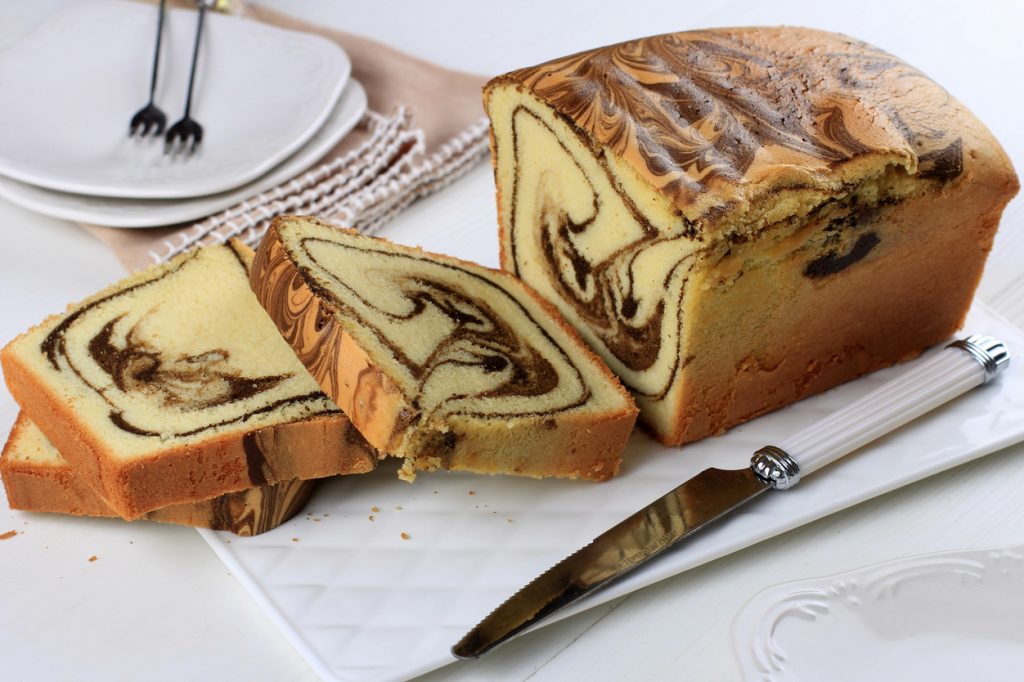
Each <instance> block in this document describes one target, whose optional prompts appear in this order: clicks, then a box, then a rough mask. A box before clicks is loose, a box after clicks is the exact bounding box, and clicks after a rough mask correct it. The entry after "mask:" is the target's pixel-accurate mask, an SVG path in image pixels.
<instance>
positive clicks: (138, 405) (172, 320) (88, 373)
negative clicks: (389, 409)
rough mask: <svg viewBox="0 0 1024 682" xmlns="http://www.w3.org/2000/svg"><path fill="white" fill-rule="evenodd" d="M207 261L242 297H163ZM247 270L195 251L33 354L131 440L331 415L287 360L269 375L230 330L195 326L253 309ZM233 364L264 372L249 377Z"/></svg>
mask: <svg viewBox="0 0 1024 682" xmlns="http://www.w3.org/2000/svg"><path fill="white" fill-rule="evenodd" d="M210 258H212V259H217V258H220V259H223V260H224V261H225V265H226V267H227V268H229V269H230V268H231V267H234V268H236V269H237V271H238V274H239V275H240V276H237V277H234V278H231V277H227V278H225V279H226V280H235V281H236V284H235V287H236V289H237V293H238V294H241V297H234V296H231V295H230V294H228V295H227V296H226V297H225V294H224V292H223V290H219V291H218V292H217V293H216V294H214V295H210V296H204V293H203V292H202V291H197V290H194V289H193V290H189V291H187V292H182V294H184V295H182V294H179V295H177V296H168V294H167V292H168V290H171V289H174V288H175V287H176V282H175V280H177V279H187V278H189V276H190V272H189V271H190V269H192V268H195V267H202V266H201V265H199V260H200V259H210ZM232 264H233V265H232ZM246 271H247V264H246V261H245V260H244V259H243V258H242V257H241V255H240V254H238V253H237V252H235V251H233V250H230V249H229V248H228V247H226V248H225V249H224V250H222V251H220V252H218V253H217V254H214V253H207V252H196V253H194V254H192V255H191V256H189V257H186V258H185V259H183V260H182V261H180V262H179V263H177V264H176V265H174V266H172V267H168V268H165V269H163V270H161V271H160V272H159V273H158V274H156V275H155V276H153V277H151V278H149V279H147V280H144V281H142V282H139V283H137V284H135V285H133V286H130V287H126V288H124V289H121V290H118V291H116V292H115V293H113V294H111V295H108V296H105V297H102V298H100V299H98V300H95V301H92V302H90V303H88V304H86V305H84V306H82V307H81V308H79V309H77V310H75V311H74V312H73V313H71V314H70V315H69V316H68V317H66V318H65V319H64V320H62V321H61V322H60V323H59V324H57V325H56V326H55V327H54V329H53V330H52V331H50V333H49V334H47V335H46V337H45V338H44V339H43V341H42V343H41V344H40V351H41V352H42V354H43V355H44V356H45V357H46V358H47V361H48V363H49V365H50V366H51V367H52V368H53V369H54V370H56V371H58V372H65V371H66V372H70V373H72V374H73V375H74V376H75V377H77V378H78V380H79V381H80V382H81V383H82V384H84V385H85V386H88V387H89V389H90V390H91V391H92V392H93V394H94V395H95V396H97V397H99V398H100V399H101V400H102V401H103V402H104V403H106V404H107V405H108V407H109V420H110V423H111V424H112V425H114V426H115V427H117V428H118V429H120V430H122V431H125V432H127V433H131V434H133V435H136V436H144V437H153V438H157V437H159V438H166V437H169V436H189V435H195V434H199V433H202V432H204V431H208V430H210V429H215V428H217V427H220V426H224V425H227V424H233V423H239V422H243V421H248V420H250V419H253V418H256V419H258V416H259V415H260V414H264V413H267V412H270V411H272V410H274V409H278V408H280V407H282V406H284V405H293V406H294V408H295V409H297V410H298V411H299V412H298V413H297V416H298V415H301V414H303V413H304V414H309V415H311V414H317V413H323V412H330V411H334V410H335V409H336V408H333V407H332V406H331V405H330V402H329V401H328V400H327V398H326V396H324V395H323V394H322V393H320V392H319V391H317V390H316V385H315V383H313V382H312V381H311V380H310V379H309V377H307V376H305V375H304V374H303V373H302V372H301V369H300V370H299V372H296V371H295V370H296V367H297V365H296V364H295V363H294V362H292V361H290V360H291V359H290V358H289V357H288V356H287V355H284V356H282V357H283V361H282V362H278V363H277V366H276V370H277V371H274V370H275V368H274V367H269V366H267V364H266V363H259V364H257V363H253V362H252V360H251V359H250V356H249V355H247V353H246V351H245V349H244V346H243V345H242V344H240V343H239V341H240V339H237V338H234V339H232V338H231V336H232V335H233V332H232V331H231V330H230V329H229V328H223V329H222V330H221V331H219V332H218V327H217V325H206V324H205V323H204V319H206V320H214V319H217V318H218V317H219V316H221V315H224V316H227V317H230V316H231V315H238V314H239V311H238V310H237V309H235V310H232V309H231V307H232V306H237V305H243V306H249V307H256V302H255V301H251V303H250V302H249V300H246V299H247V298H248V299H251V295H250V293H249V291H248V289H247V287H246V281H247V272H246ZM229 287H230V285H229ZM146 302H148V303H146ZM140 311H141V312H140ZM257 312H258V308H257ZM186 319H187V320H191V322H192V323H193V324H194V325H195V327H194V328H195V329H199V330H201V331H200V334H205V335H206V336H207V337H210V338H211V339H213V338H214V337H215V336H216V334H217V333H220V336H221V338H220V339H219V341H220V344H219V345H214V346H213V347H208V348H203V347H202V346H198V347H197V345H196V344H195V343H194V342H193V341H192V340H191V339H190V337H189V330H188V329H187V328H186V329H182V328H181V320H186ZM207 342H210V341H207ZM236 355H240V356H241V357H240V358H236V357H235V356H236ZM271 364H273V363H271ZM240 366H241V367H257V366H258V367H260V369H264V368H267V369H270V370H271V371H270V372H267V373H258V374H257V373H248V372H246V371H244V370H242V369H240ZM197 421H198V422H199V424H198V425H197Z"/></svg>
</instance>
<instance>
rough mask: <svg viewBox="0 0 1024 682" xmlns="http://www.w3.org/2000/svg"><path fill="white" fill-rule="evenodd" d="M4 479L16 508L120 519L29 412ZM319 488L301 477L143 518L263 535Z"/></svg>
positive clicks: (1, 473) (11, 442)
mask: <svg viewBox="0 0 1024 682" xmlns="http://www.w3.org/2000/svg"><path fill="white" fill-rule="evenodd" d="M0 478H2V479H3V484H4V492H6V493H7V502H8V505H9V506H10V508H11V509H20V510H22V511H32V512H50V513H57V514H70V515H74V516H105V517H116V516H118V514H117V513H116V512H115V511H114V510H113V509H111V508H110V507H108V506H107V505H106V504H104V502H103V500H102V499H101V498H100V496H99V495H97V494H96V492H95V491H94V490H93V489H92V488H91V487H89V486H88V485H87V484H86V483H84V482H83V481H82V480H81V478H80V477H79V476H78V475H77V474H75V470H74V469H72V468H71V465H70V464H68V462H67V460H65V459H64V458H63V457H61V456H60V453H59V452H57V448H55V447H53V446H52V445H51V444H50V442H49V441H48V440H46V436H44V435H43V432H42V431H40V430H39V428H38V427H37V426H36V425H35V424H33V423H32V421H31V420H29V419H28V417H26V416H25V415H24V414H19V415H18V419H17V421H15V423H14V428H12V429H11V434H10V436H9V437H8V439H7V444H6V445H5V446H4V450H3V454H2V455H0ZM315 486H316V482H315V481H301V480H298V479H295V480H292V481H285V482H283V483H273V484H269V485H262V486H259V487H256V488H250V489H248V490H240V491H238V492H235V493H227V494H225V495H220V496H218V497H214V498H212V499H209V500H203V501H200V502H191V503H183V504H173V505H171V506H169V507H163V508H162V509H154V510H153V511H151V512H146V513H145V514H143V515H142V516H141V517H139V518H140V519H145V520H148V521H160V522H162V523H176V524H180V525H183V526H192V527H193V528H210V529H212V530H226V531H230V532H232V533H235V534H236V535H245V536H249V535H259V534H260V533H265V532H267V531H268V530H273V529H274V528H277V527H278V526H280V525H281V524H282V523H284V522H285V521H287V520H288V519H290V518H292V517H293V516H295V514H297V513H298V512H299V511H300V510H301V509H302V507H303V506H304V505H305V504H306V501H307V500H308V499H309V496H310V495H311V494H312V493H313V488H314V487H315Z"/></svg>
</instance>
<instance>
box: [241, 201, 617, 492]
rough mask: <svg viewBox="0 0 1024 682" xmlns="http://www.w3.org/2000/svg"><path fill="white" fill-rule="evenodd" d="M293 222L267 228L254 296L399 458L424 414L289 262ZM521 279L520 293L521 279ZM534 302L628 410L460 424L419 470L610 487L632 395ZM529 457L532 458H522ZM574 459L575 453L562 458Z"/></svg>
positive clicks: (329, 389) (323, 381)
mask: <svg viewBox="0 0 1024 682" xmlns="http://www.w3.org/2000/svg"><path fill="white" fill-rule="evenodd" d="M289 219H293V218H288V217H285V218H280V219H278V220H276V221H275V222H274V223H273V224H272V225H271V227H270V229H269V230H268V231H267V234H266V235H265V237H264V239H263V242H262V244H261V246H260V249H259V250H258V252H257V255H256V260H255V262H254V264H253V269H252V276H251V278H250V283H251V285H252V287H253V291H254V292H255V293H256V297H257V299H258V300H259V301H260V303H261V304H262V305H263V306H264V307H265V308H266V309H267V311H268V313H269V314H270V317H271V319H273V320H274V322H275V323H276V324H277V326H278V329H279V330H280V331H281V333H282V335H283V336H284V337H285V339H286V340H287V341H288V342H289V343H290V344H291V345H292V347H293V348H294V349H295V350H296V353H297V355H298V356H299V359H300V360H302V361H303V364H305V365H306V366H307V369H309V370H310V372H311V373H312V374H313V376H314V377H315V378H316V379H317V381H318V382H319V383H320V385H321V387H322V388H323V390H324V392H325V393H327V394H328V395H329V396H331V398H332V399H334V400H335V402H336V403H337V404H338V405H340V406H341V407H342V409H343V410H344V411H345V412H346V413H347V414H348V415H349V417H350V418H351V419H352V422H353V424H354V425H355V426H356V427H357V428H359V429H360V431H361V432H362V433H363V434H364V436H366V438H367V440H368V441H369V442H370V443H371V444H372V445H374V446H375V447H377V448H379V449H380V450H382V451H384V452H392V451H394V449H395V447H396V446H397V445H398V444H399V443H401V442H402V441H403V440H404V437H405V435H406V434H407V432H409V431H411V430H412V429H414V428H415V424H416V422H417V421H418V420H419V416H420V415H419V411H418V410H417V408H416V406H415V405H414V404H413V403H412V401H411V400H410V399H409V398H408V397H407V396H404V395H403V394H402V392H401V390H400V389H399V388H398V387H397V384H396V382H395V381H394V380H392V379H391V378H389V377H388V376H387V375H386V373H385V372H384V371H383V370H382V369H381V368H380V367H378V366H377V365H375V364H374V363H373V361H372V360H371V358H370V356H369V355H368V354H367V352H366V351H365V350H364V349H361V348H360V347H359V346H358V344H357V343H356V341H355V340H354V339H353V337H352V336H351V335H349V334H348V333H346V332H345V331H344V330H342V329H341V326H340V324H338V323H337V322H336V321H335V319H334V315H335V313H334V310H333V308H332V305H331V302H330V298H329V297H328V296H325V295H323V294H321V293H319V292H318V291H317V285H316V284H315V282H313V281H312V280H311V278H309V277H308V276H307V275H306V274H305V273H303V272H302V270H301V269H300V268H299V267H297V266H296V265H295V263H294V262H292V259H291V257H290V255H289V254H288V251H287V248H286V247H285V245H284V244H283V243H282V241H281V237H280V235H279V233H278V226H279V225H280V224H282V223H283V222H284V221H286V220H289ZM303 220H306V219H303ZM310 222H316V221H310ZM334 229H336V228H334ZM352 234H355V233H352ZM396 248H401V249H403V250H405V251H408V252H411V253H416V254H422V255H427V256H429V257H431V258H440V259H444V260H445V262H448V263H452V264H461V265H470V266H472V267H473V268H479V267H480V266H478V265H476V264H468V263H466V262H465V261H460V260H458V259H455V258H451V257H449V256H437V255H435V254H428V253H427V252H425V251H423V250H421V249H414V248H410V247H396ZM490 272H492V273H493V274H494V276H495V277H496V278H499V279H505V278H507V279H508V280H509V281H513V278H511V277H510V276H509V275H508V274H507V273H503V272H500V271H490ZM514 281H515V282H516V286H520V283H519V282H518V280H514ZM530 296H531V297H532V298H534V299H535V300H536V301H537V302H538V303H539V304H540V305H541V307H542V308H543V310H544V311H545V312H546V313H547V314H548V315H551V316H552V317H553V318H554V319H555V320H557V322H558V325H559V326H560V327H561V328H562V329H564V330H565V331H566V333H567V335H569V336H570V338H572V339H573V340H574V343H575V344H577V346H578V347H576V348H574V349H573V352H574V353H578V354H579V355H578V357H581V358H586V360H587V361H588V362H593V363H594V364H595V366H597V367H599V368H600V369H601V372H602V375H603V377H604V378H605V379H607V380H608V381H609V382H610V383H611V384H612V385H614V386H615V387H616V390H617V391H618V392H619V393H620V395H621V397H622V399H623V401H624V402H625V403H626V404H627V405H629V409H625V410H622V411H620V412H617V413H615V414H610V415H599V416H597V417H596V418H595V417H594V416H590V417H586V416H583V415H579V414H570V415H553V416H552V418H551V419H549V420H534V421H535V422H536V423H532V424H531V423H527V422H525V421H524V422H522V423H517V425H516V428H515V429H509V428H508V427H507V426H506V424H505V423H501V424H500V425H499V426H500V428H497V427H495V428H494V429H490V428H488V427H487V426H482V425H481V424H479V423H475V424H460V423H459V422H458V420H457V419H453V420H452V425H451V430H450V431H448V432H445V433H444V434H441V433H438V434H435V435H436V438H432V439H430V440H427V441H426V442H423V443H421V446H422V447H421V448H420V449H419V451H418V452H417V453H416V454H415V456H413V457H412V459H413V460H414V461H415V465H416V468H425V469H432V468H439V467H440V468H448V469H465V470H471V471H477V472H481V473H514V474H519V475H526V476H534V477H543V476H563V477H571V478H586V479H591V480H605V479H607V478H608V477H610V476H611V475H614V473H615V472H616V471H617V470H618V458H619V454H620V453H621V450H622V448H623V447H624V446H625V443H626V440H627V439H628V436H629V433H630V431H631V430H632V426H633V423H634V422H635V419H636V409H635V407H633V405H632V400H631V398H630V397H629V395H628V393H627V392H626V391H625V390H624V389H623V388H622V387H621V386H620V385H619V384H618V381H617V380H616V379H615V377H613V376H612V375H611V373H610V372H609V371H608V370H607V368H606V367H605V366H604V365H603V363H602V362H601V361H600V360H599V359H598V358H597V356H596V355H594V354H593V353H592V352H591V351H590V350H589V349H588V348H586V346H585V345H584V344H583V343H582V341H581V340H580V339H579V337H578V335H577V334H576V332H575V331H574V330H572V329H571V328H570V327H568V326H567V325H566V324H565V322H564V320H562V319H561V317H560V316H559V315H558V314H557V312H555V310H554V308H553V307H552V306H551V305H550V303H548V302H547V301H544V300H542V299H540V298H539V297H538V296H536V294H535V293H533V292H530ZM588 419H589V421H588ZM525 452H530V453H533V454H532V456H530V457H524V456H523V454H522V453H525ZM567 452H571V453H572V454H571V455H570V456H563V455H564V453H567Z"/></svg>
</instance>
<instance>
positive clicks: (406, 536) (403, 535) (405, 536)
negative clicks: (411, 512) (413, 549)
mask: <svg viewBox="0 0 1024 682" xmlns="http://www.w3.org/2000/svg"><path fill="white" fill-rule="evenodd" d="M409 537H410V535H409V534H408V533H406V532H405V531H404V530H403V531H402V539H403V540H408V539H409Z"/></svg>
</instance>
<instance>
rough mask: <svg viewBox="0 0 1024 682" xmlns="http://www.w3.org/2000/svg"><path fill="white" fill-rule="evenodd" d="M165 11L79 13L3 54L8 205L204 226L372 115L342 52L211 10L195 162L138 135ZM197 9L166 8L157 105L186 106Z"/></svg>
mask: <svg viewBox="0 0 1024 682" xmlns="http://www.w3.org/2000/svg"><path fill="white" fill-rule="evenodd" d="M156 18H157V9H156V6H155V5H145V4H140V3H136V2H128V1H125V0H101V1H97V2H88V3H75V4H73V5H70V6H69V7H67V8H65V9H63V10H61V11H58V12H56V13H55V14H53V15H51V16H50V17H49V18H48V19H47V20H46V21H44V22H43V23H42V24H40V25H39V26H37V27H36V28H35V29H34V30H33V31H31V32H30V33H28V34H27V35H25V36H24V37H22V38H21V39H20V40H18V41H16V42H15V43H13V44H11V45H9V46H8V47H7V48H6V49H4V50H3V51H0V92H3V93H4V101H5V102H6V103H7V104H6V105H5V106H3V107H0V131H3V134H0V196H3V197H5V198H7V199H9V200H10V201H12V202H14V203H17V204H20V205H22V206H25V207H26V208H29V209H32V210H35V211H38V212H40V213H45V214H48V215H52V216H55V217H59V218H65V219H68V220H76V221H81V222H90V223H97V224H101V225H108V226H114V227H153V226H159V225H170V224H175V223H182V222H187V221H190V220H197V219H200V218H203V217H206V216H208V215H211V214H213V213H216V212H217V211H220V210H223V209H225V208H228V207H230V206H233V205H234V204H237V203H239V202H240V201H243V200H244V199H246V198H248V197H250V196H252V195H255V194H258V193H259V192H262V191H264V190H266V189H269V188H271V187H274V186H276V185H279V184H281V183H283V182H285V181H287V180H289V179H291V178H293V177H295V176H296V175H299V174H301V173H302V172H303V171H305V170H307V169H309V168H310V167H311V166H312V165H313V164H315V163H316V162H317V161H318V160H320V159H321V158H323V156H324V155H325V154H326V153H327V152H328V151H329V150H330V149H331V148H332V147H333V146H334V145H335V144H337V143H338V141H339V140H341V138H342V137H344V136H345V134H346V133H348V132H349V131H350V130H351V129H352V128H353V127H354V126H355V125H356V123H358V122H359V120H360V119H361V118H362V116H363V114H364V112H365V111H366V92H365V90H364V89H363V88H362V86H361V85H360V84H359V83H358V82H356V81H355V80H353V79H352V78H351V77H350V76H351V71H352V65H351V62H350V61H349V59H348V56H347V55H346V54H345V52H344V51H343V50H341V48H339V47H338V46H337V45H335V44H334V43H332V42H330V41H328V40H325V39H323V38H320V37H319V36H314V35H309V34H305V33H296V32H293V31H285V30H282V29H278V28H274V27H271V26H267V25H265V24H261V23H257V22H254V21H249V20H245V19H240V18H237V17H228V16H223V15H219V14H211V15H209V16H208V17H207V24H206V27H205V28H204V33H203V39H202V43H201V46H200V55H199V64H198V69H197V73H196V85H195V91H194V95H193V101H192V117H193V118H194V119H195V120H197V121H198V122H199V123H200V124H201V125H202V126H203V130H204V135H203V143H202V145H200V146H199V148H198V149H197V151H196V153H195V154H193V155H192V156H182V155H165V154H164V146H163V138H162V137H161V136H150V137H145V138H138V137H136V138H130V137H129V136H128V122H129V120H130V119H131V116H132V114H133V113H134V112H135V111H137V110H138V109H139V108H141V107H142V106H143V105H144V104H145V103H146V99H147V95H148V92H149V80H150V69H151V66H152V54H153V46H154V39H155V34H156ZM195 28H196V12H195V11H194V10H185V9H170V10H168V14H167V17H166V21H165V24H164V36H163V48H162V50H161V59H160V67H159V74H160V75H159V80H158V84H157V91H156V97H155V100H156V104H157V106H159V107H160V108H161V109H162V110H163V111H164V112H165V113H166V115H167V119H168V125H171V124H172V123H173V122H175V121H176V120H178V119H179V118H180V117H181V115H182V111H183V109H184V104H185V93H186V88H187V85H188V71H189V66H190V63H191V56H192V44H193V40H194V38H195Z"/></svg>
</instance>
